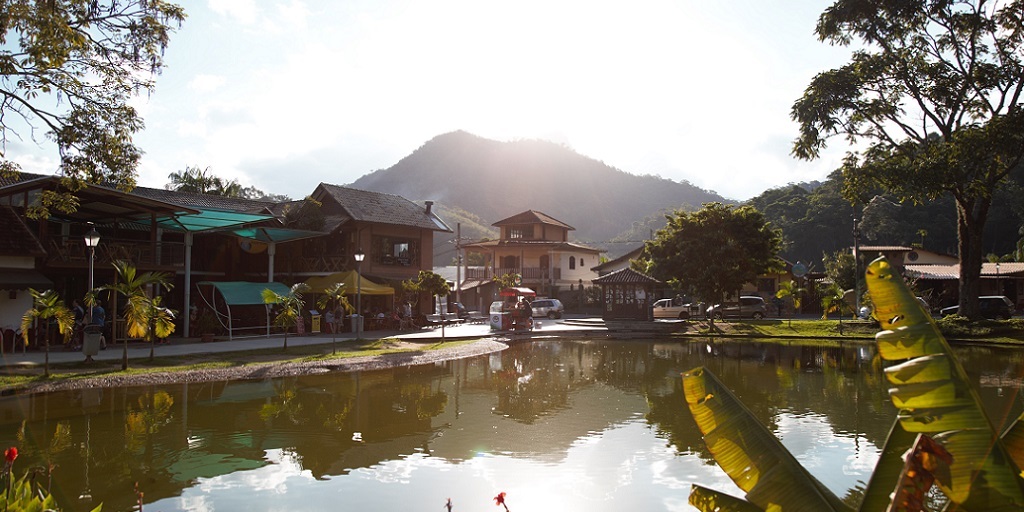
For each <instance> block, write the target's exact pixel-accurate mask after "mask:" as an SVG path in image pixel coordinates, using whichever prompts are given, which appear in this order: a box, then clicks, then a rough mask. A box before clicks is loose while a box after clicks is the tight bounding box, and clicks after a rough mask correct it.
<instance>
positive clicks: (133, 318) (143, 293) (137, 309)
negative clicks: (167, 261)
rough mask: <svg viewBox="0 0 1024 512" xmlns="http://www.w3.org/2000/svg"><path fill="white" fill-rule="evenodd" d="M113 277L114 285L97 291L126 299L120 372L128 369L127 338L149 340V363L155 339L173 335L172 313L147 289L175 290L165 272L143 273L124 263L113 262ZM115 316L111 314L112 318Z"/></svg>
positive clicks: (102, 287) (152, 354)
mask: <svg viewBox="0 0 1024 512" xmlns="http://www.w3.org/2000/svg"><path fill="white" fill-rule="evenodd" d="M113 265H114V272H115V274H116V276H115V277H116V278H115V280H114V284H108V285H103V286H100V287H99V288H97V289H98V290H107V291H109V292H111V293H116V294H118V295H121V296H122V297H124V299H125V304H124V322H125V327H126V328H127V336H126V337H125V339H124V343H123V344H122V347H121V349H122V354H121V369H122V370H127V369H128V338H142V339H145V340H149V342H150V345H149V360H150V361H152V360H153V358H154V356H155V354H154V351H155V348H156V339H157V338H165V337H167V336H170V335H171V333H173V332H174V314H175V313H174V311H171V310H169V309H167V308H164V307H162V306H160V297H155V298H154V297H150V295H149V290H150V289H153V288H155V287H163V288H166V289H168V290H170V289H172V288H174V285H173V284H172V283H171V278H170V275H169V274H167V273H165V272H143V273H141V274H140V273H139V272H138V270H136V268H135V267H134V266H132V265H131V264H130V263H128V262H127V261H124V260H117V261H115V262H114V263H113ZM114 316H116V315H111V317H112V318H113V317H114Z"/></svg>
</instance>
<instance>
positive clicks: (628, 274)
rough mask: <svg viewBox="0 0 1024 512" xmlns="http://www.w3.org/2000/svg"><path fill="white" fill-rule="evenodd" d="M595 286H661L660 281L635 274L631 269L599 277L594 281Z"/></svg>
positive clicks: (642, 274) (640, 273)
mask: <svg viewBox="0 0 1024 512" xmlns="http://www.w3.org/2000/svg"><path fill="white" fill-rule="evenodd" d="M594 283H596V284H601V285H604V284H662V282H661V281H658V280H657V279H655V278H653V277H651V276H649V275H647V274H644V273H643V272H637V271H636V270H633V269H631V268H624V269H621V270H616V271H615V272H612V273H611V274H608V275H604V276H601V277H599V278H597V279H594Z"/></svg>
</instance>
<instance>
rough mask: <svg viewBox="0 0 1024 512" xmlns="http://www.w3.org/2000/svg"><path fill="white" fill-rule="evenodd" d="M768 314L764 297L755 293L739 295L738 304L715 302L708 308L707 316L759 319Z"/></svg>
mask: <svg viewBox="0 0 1024 512" xmlns="http://www.w3.org/2000/svg"><path fill="white" fill-rule="evenodd" d="M767 314H768V306H767V305H766V304H765V302H764V299H763V298H761V297H758V296H756V295H749V296H743V297H740V302H739V304H737V303H735V302H730V303H727V304H715V305H714V306H711V307H710V308H708V312H707V316H708V318H710V317H715V318H726V317H734V318H753V319H754V320H760V319H762V318H764V317H765V316H766V315H767Z"/></svg>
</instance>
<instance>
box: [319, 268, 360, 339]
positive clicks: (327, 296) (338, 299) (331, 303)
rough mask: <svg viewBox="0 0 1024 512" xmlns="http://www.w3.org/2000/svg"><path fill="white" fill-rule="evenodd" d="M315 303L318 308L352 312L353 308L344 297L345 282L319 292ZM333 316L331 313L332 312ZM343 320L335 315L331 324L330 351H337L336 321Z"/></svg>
mask: <svg viewBox="0 0 1024 512" xmlns="http://www.w3.org/2000/svg"><path fill="white" fill-rule="evenodd" d="M316 305H317V307H318V308H320V309H327V308H330V310H329V311H334V310H336V309H337V308H338V307H343V308H345V311H347V312H349V313H352V312H353V311H355V308H354V307H352V305H351V304H349V302H348V298H347V297H345V283H334V284H333V285H331V286H329V287H328V288H327V289H325V290H322V291H321V292H320V297H319V298H318V299H317V301H316ZM332 316H333V313H332ZM341 320H343V319H341V318H337V317H335V320H334V325H332V326H331V353H332V354H337V353H338V346H337V345H338V323H339V322H340V321H341Z"/></svg>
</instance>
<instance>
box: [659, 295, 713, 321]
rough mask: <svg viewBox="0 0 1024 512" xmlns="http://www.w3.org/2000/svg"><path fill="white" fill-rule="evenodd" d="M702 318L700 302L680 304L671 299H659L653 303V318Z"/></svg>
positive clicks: (702, 312) (702, 310)
mask: <svg viewBox="0 0 1024 512" xmlns="http://www.w3.org/2000/svg"><path fill="white" fill-rule="evenodd" d="M693 317H696V318H704V307H703V305H702V304H701V303H699V302H695V303H687V304H680V303H678V302H677V301H675V300H673V299H661V300H659V301H657V302H655V303H654V318H656V319H657V318H678V319H679V320H687V319H689V318H693Z"/></svg>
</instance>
